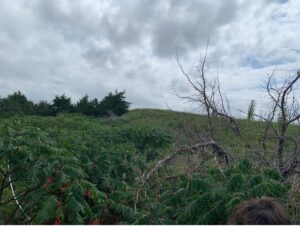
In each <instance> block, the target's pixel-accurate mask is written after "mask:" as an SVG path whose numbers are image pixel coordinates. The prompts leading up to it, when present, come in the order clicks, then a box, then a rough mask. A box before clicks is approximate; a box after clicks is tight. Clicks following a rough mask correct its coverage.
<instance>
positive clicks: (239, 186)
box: [157, 160, 289, 224]
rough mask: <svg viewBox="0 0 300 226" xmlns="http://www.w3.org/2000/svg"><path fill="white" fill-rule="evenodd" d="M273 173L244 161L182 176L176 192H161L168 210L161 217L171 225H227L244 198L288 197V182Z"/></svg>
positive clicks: (162, 207) (162, 208) (270, 170)
mask: <svg viewBox="0 0 300 226" xmlns="http://www.w3.org/2000/svg"><path fill="white" fill-rule="evenodd" d="M266 172H267V173H266ZM274 174H276V170H273V169H269V168H267V169H259V168H255V167H254V166H253V165H252V164H251V163H250V162H249V161H246V160H241V161H238V162H236V163H234V164H233V165H231V166H230V167H229V168H228V169H226V170H225V171H224V172H223V173H222V172H220V171H219V170H217V169H213V170H210V171H209V172H208V173H205V174H194V175H192V176H191V177H183V176H182V177H180V182H179V187H178V188H177V190H176V191H174V190H173V189H171V190H169V191H165V192H164V193H163V194H162V195H161V200H162V202H161V205H160V209H161V210H162V211H163V210H165V211H166V212H165V214H164V216H160V217H164V218H165V219H164V221H165V222H171V223H172V224H226V222H227V218H228V215H229V214H230V213H231V211H232V209H233V208H234V207H235V206H236V205H237V204H238V203H240V202H241V201H243V200H246V199H249V198H251V197H254V198H257V197H263V196H268V197H274V198H277V199H279V200H285V199H286V198H287V194H288V191H289V185H288V184H285V183H283V182H281V180H280V179H281V178H280V177H276V176H274ZM224 175H225V176H224ZM169 209H172V211H170V212H169V211H168V210H169ZM157 217H158V216H157Z"/></svg>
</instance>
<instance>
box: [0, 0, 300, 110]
mask: <svg viewBox="0 0 300 226" xmlns="http://www.w3.org/2000/svg"><path fill="white" fill-rule="evenodd" d="M299 15H300V3H299V1H298V0H290V1H286V0H285V1H284V0H264V1H261V0H254V1H246V0H224V1H217V0H201V1H199V0H191V1H181V0H163V1H162V0H142V1H141V0H131V1H127V0H118V1H96V0H79V1H76V2H75V1H71V0H61V1H59V2H58V1H42V0H32V1H25V0H23V1H16V2H15V1H9V0H4V1H2V4H1V8H0V90H1V96H3V95H6V94H8V93H10V92H13V91H15V90H21V91H22V92H24V93H25V94H26V95H28V96H29V97H30V98H31V99H34V100H39V99H44V98H45V99H48V100H50V99H51V98H52V97H54V95H55V94H60V93H64V92H65V93H67V94H69V95H71V96H72V98H74V99H78V98H79V97H80V96H83V95H85V94H86V93H87V94H89V95H90V96H91V97H98V98H102V97H103V96H104V95H105V94H107V93H108V92H109V91H113V90H115V89H119V90H123V89H126V90H127V93H128V98H129V101H130V102H132V106H133V107H162V108H165V107H166V102H167V103H168V105H170V106H174V107H175V108H176V109H177V110H182V109H185V103H182V102H180V100H178V99H177V98H176V97H172V96H170V95H169V93H170V91H172V87H176V88H177V89H178V91H180V92H183V93H184V92H187V93H188V92H190V90H188V89H187V88H186V87H185V86H184V85H183V84H182V83H181V82H180V81H182V80H184V78H183V77H182V75H181V74H180V70H179V69H178V66H177V64H176V60H175V59H174V54H175V48H177V49H178V53H179V55H180V58H181V60H182V63H183V65H184V67H185V68H186V69H187V70H188V71H192V72H193V66H195V64H196V63H197V61H198V59H199V52H202V53H203V50H204V47H205V45H206V41H207V38H208V37H209V38H210V47H209V56H208V58H209V59H208V65H209V66H210V68H211V71H210V72H211V73H215V72H214V70H215V68H216V65H218V67H219V71H220V80H221V82H222V83H223V85H224V89H225V90H226V91H227V92H228V93H229V96H230V97H231V98H232V99H233V102H232V103H233V104H234V105H235V106H236V107H238V105H239V104H240V105H241V103H246V102H247V99H249V98H252V97H253V96H254V93H257V94H258V95H260V94H259V92H251V95H250V94H249V95H247V93H250V92H249V87H251V88H250V89H251V90H255V89H254V88H255V87H257V86H258V83H259V82H258V81H259V80H260V78H261V77H262V76H263V75H265V74H266V72H268V71H269V70H271V69H272V68H273V67H274V65H275V64H280V67H281V68H290V69H295V68H297V67H299V65H298V64H299V62H300V57H299V56H300V54H299V51H298V50H299V49H300V47H299V41H298V40H299V39H298V37H299V35H300V34H299V31H298V30H299V29H298V28H299V26H300V20H299ZM233 84H234V87H237V86H238V87H239V89H235V88H234V87H233ZM245 90H246V91H245ZM247 90H248V91H247ZM240 95H244V97H243V98H242V99H243V100H239V99H238V98H237V97H238V96H240Z"/></svg>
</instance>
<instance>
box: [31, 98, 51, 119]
mask: <svg viewBox="0 0 300 226" xmlns="http://www.w3.org/2000/svg"><path fill="white" fill-rule="evenodd" d="M34 114H36V115H41V116H54V115H55V111H54V108H53V106H52V105H51V104H50V103H48V102H47V101H45V100H42V101H39V102H38V103H37V104H35V105H34Z"/></svg>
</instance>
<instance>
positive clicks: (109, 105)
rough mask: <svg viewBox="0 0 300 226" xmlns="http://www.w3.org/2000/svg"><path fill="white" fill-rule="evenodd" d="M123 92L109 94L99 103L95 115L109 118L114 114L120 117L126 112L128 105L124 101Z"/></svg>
mask: <svg viewBox="0 0 300 226" xmlns="http://www.w3.org/2000/svg"><path fill="white" fill-rule="evenodd" d="M125 98H126V97H125V90H124V91H122V92H118V91H117V90H116V91H115V93H114V94H113V93H109V94H108V95H107V96H106V97H104V98H103V100H102V101H101V102H100V103H99V105H98V107H97V113H98V115H100V116H111V115H112V114H115V115H117V116H121V115H123V114H125V113H126V112H127V111H128V108H129V105H130V103H129V102H127V101H126V100H125Z"/></svg>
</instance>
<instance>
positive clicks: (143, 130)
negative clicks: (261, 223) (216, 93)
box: [0, 98, 300, 224]
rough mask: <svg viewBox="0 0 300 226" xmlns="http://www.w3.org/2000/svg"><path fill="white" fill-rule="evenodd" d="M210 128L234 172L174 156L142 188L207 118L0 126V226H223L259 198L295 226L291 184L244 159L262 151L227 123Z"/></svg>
mask: <svg viewBox="0 0 300 226" xmlns="http://www.w3.org/2000/svg"><path fill="white" fill-rule="evenodd" d="M86 100H87V98H85V99H84V98H83V99H82V100H81V101H79V102H82V103H86V102H87V101H86ZM103 102H104V103H105V105H106V104H107V105H109V101H103ZM103 105H104V104H103ZM57 106H58V105H57ZM80 106H82V105H78V107H80ZM216 123H217V124H218V126H219V127H218V128H220V131H216V134H219V135H218V137H219V139H218V142H219V143H221V144H222V145H224V147H225V148H226V149H228V150H230V151H231V153H232V154H233V155H234V156H237V158H236V159H235V160H234V161H232V164H231V165H230V166H227V165H226V164H225V163H224V162H223V161H221V160H218V159H217V158H216V157H215V156H213V155H212V154H211V153H210V151H209V150H207V149H199V150H195V151H194V152H193V153H188V154H185V153H182V154H180V155H178V156H176V158H173V159H172V160H170V161H169V162H168V164H167V165H163V166H161V167H160V168H159V169H158V170H157V171H155V173H154V174H153V175H152V177H151V178H149V180H147V181H143V180H142V178H143V176H144V175H145V173H146V172H149V170H151V169H152V168H153V167H154V166H155V165H156V164H157V162H158V161H159V160H160V159H163V158H164V157H165V156H167V155H169V154H172V153H174V151H175V150H176V149H177V148H179V147H181V146H183V145H186V144H187V143H189V141H190V139H192V137H191V136H187V134H188V133H192V134H197V133H198V132H200V131H201V133H204V134H205V133H208V128H207V118H206V117H204V116H200V115H193V114H186V113H178V112H172V111H161V110H132V111H129V112H128V113H127V114H125V115H123V116H122V117H111V118H95V117H88V116H85V115H82V114H74V113H73V114H59V115H57V116H55V117H41V116H23V117H20V116H13V117H9V118H2V119H1V121H0V139H1V140H0V183H1V187H0V223H1V224H8V223H9V224H21V223H23V224H26V223H34V224H83V223H84V224H87V223H88V224H118V223H126V224H133V223H135V224H226V220H227V218H228V215H229V214H230V212H231V210H232V208H234V206H235V205H236V204H238V203H239V202H241V201H242V200H245V199H248V198H249V197H262V196H269V197H275V198H277V199H278V200H279V201H280V202H281V204H282V205H284V206H285V207H286V208H287V209H288V210H289V211H290V214H291V216H292V218H293V222H295V223H299V222H300V221H299V220H300V219H299V207H298V206H299V203H300V199H299V191H298V190H297V186H298V187H299V182H298V181H299V180H298V177H297V175H295V177H294V178H293V180H284V179H283V178H282V175H281V174H280V173H279V172H278V171H277V170H276V169H275V168H273V167H270V166H267V165H266V164H265V162H264V161H263V159H261V157H260V156H257V155H255V153H254V152H250V151H249V150H255V148H256V146H258V145H259V144H258V142H259V141H257V139H256V137H255V136H250V135H249V137H248V138H247V140H248V141H249V143H251V149H250V148H248V147H247V146H245V144H244V143H242V142H241V140H240V139H239V138H237V137H236V136H235V135H234V134H233V133H232V132H231V130H230V128H229V127H228V125H227V123H226V122H224V121H223V120H219V121H218V122H216ZM239 123H240V125H241V127H243V128H247V131H249V134H251V133H254V132H255V133H257V132H258V131H259V130H260V129H261V128H263V125H262V123H261V122H257V121H251V120H250V119H249V120H240V121H239ZM191 131H192V132H191ZM221 131H227V133H226V134H224V133H222V134H221ZM298 131H299V128H298V127H297V126H293V127H291V133H297V132H298ZM247 145H248V144H247ZM268 145H270V146H271V145H272V142H270V143H268ZM265 156H266V157H267V156H268V153H266V154H265ZM244 159H247V160H244ZM10 180H11V181H12V185H13V188H14V192H15V195H16V197H17V200H18V201H19V203H20V205H21V207H20V206H18V205H17V204H16V202H15V200H14V197H13V194H12V191H11V187H10V185H11V183H10Z"/></svg>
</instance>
